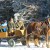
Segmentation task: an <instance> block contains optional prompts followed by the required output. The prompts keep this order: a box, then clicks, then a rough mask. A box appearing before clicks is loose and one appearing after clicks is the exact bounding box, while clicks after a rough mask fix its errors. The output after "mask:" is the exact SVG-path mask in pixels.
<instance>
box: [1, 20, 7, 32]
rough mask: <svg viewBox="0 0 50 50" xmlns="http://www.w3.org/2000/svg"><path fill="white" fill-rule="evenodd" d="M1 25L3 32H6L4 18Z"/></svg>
mask: <svg viewBox="0 0 50 50" xmlns="http://www.w3.org/2000/svg"><path fill="white" fill-rule="evenodd" d="M1 25H2V27H3V28H2V30H3V32H6V31H7V21H6V20H4V21H3V23H2V24H1Z"/></svg>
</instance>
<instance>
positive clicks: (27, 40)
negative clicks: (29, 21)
mask: <svg viewBox="0 0 50 50" xmlns="http://www.w3.org/2000/svg"><path fill="white" fill-rule="evenodd" d="M29 39H30V37H29V36H27V39H26V44H27V46H28V47H30V46H29Z"/></svg>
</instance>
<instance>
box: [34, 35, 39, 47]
mask: <svg viewBox="0 0 50 50" xmlns="http://www.w3.org/2000/svg"><path fill="white" fill-rule="evenodd" d="M34 44H35V46H39V38H38V37H36V36H35V38H34Z"/></svg>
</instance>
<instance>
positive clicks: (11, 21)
mask: <svg viewBox="0 0 50 50" xmlns="http://www.w3.org/2000/svg"><path fill="white" fill-rule="evenodd" d="M15 28H16V27H15V23H14V20H13V18H10V21H9V22H8V31H9V33H11V32H13V30H14V29H15Z"/></svg>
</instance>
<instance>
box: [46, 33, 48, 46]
mask: <svg viewBox="0 0 50 50" xmlns="http://www.w3.org/2000/svg"><path fill="white" fill-rule="evenodd" d="M46 46H47V47H48V33H47V34H46Z"/></svg>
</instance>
